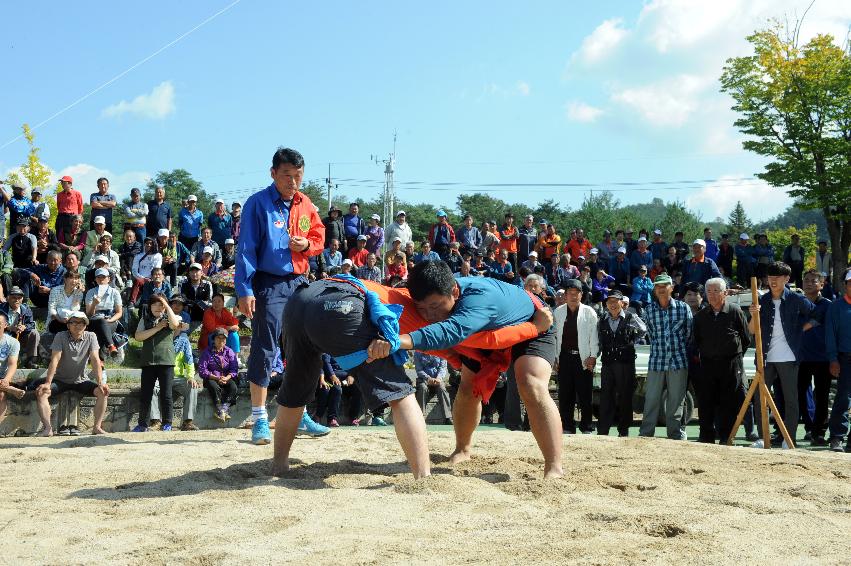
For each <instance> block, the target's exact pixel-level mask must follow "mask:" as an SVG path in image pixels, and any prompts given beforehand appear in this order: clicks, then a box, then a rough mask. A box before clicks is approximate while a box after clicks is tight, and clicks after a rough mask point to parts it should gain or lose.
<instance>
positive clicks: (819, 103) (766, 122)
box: [721, 26, 851, 288]
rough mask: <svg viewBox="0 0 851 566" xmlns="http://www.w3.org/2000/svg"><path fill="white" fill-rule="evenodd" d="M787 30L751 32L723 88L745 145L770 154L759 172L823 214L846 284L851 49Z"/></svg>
mask: <svg viewBox="0 0 851 566" xmlns="http://www.w3.org/2000/svg"><path fill="white" fill-rule="evenodd" d="M785 35H788V36H789V37H784V32H783V30H782V28H781V27H780V26H775V27H774V28H772V29H768V30H763V31H758V32H756V33H754V34H753V35H751V36H749V37H748V41H749V42H750V43H751V45H752V46H753V49H754V53H753V55H750V56H746V57H736V58H732V59H728V60H727V63H726V65H725V66H724V70H723V73H722V75H721V85H722V88H721V90H722V92H726V93H728V94H730V96H732V97H733V100H734V102H735V104H734V106H733V109H734V110H735V111H736V112H737V113H739V118H738V119H737V120H736V122H735V125H736V126H737V127H738V128H739V130H740V131H741V132H742V133H744V134H747V135H748V136H749V139H748V140H747V141H745V142H744V144H743V145H744V148H745V149H747V150H750V151H753V152H755V153H757V154H759V155H763V156H766V157H768V158H770V159H771V161H770V162H769V163H768V164H767V165H766V166H765V171H764V172H763V173H760V174H759V175H758V176H759V177H760V178H761V179H764V180H765V181H766V182H768V183H769V184H771V185H772V186H775V187H792V188H791V190H789V194H790V195H791V196H793V197H795V198H796V199H797V201H798V204H799V205H800V206H801V207H803V208H809V209H819V210H821V211H822V213H823V214H824V218H825V221H826V223H827V231H828V234H829V236H830V242H831V248H832V250H833V269H834V281H833V283H834V285H836V286H837V288H841V285H840V283H841V277H842V274H843V272H844V271H845V268H846V266H847V263H848V249H849V247H851V209H849V203H851V53H849V51H848V50H847V49H843V48H841V47H839V46H837V45H836V44H835V42H834V39H833V37H831V36H830V35H819V36H816V37H815V38H814V39H812V40H810V41H809V42H808V43H807V44H806V45H804V46H803V47H799V46H798V44H797V39H796V37H797V34H796V33H791V34H785Z"/></svg>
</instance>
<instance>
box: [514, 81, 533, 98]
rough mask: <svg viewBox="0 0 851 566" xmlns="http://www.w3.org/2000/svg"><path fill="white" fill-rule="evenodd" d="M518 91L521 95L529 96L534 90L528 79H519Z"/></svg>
mask: <svg viewBox="0 0 851 566" xmlns="http://www.w3.org/2000/svg"><path fill="white" fill-rule="evenodd" d="M517 92H518V93H519V94H520V95H521V96H529V94H531V92H532V87H531V86H529V83H527V82H526V81H517Z"/></svg>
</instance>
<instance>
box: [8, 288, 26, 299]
mask: <svg viewBox="0 0 851 566" xmlns="http://www.w3.org/2000/svg"><path fill="white" fill-rule="evenodd" d="M12 295H20V296H22V297H23V296H24V292H23V291H22V290H21V288H20V287H17V286H16V287H12V289H11V290H10V291H9V296H10V297H11V296H12Z"/></svg>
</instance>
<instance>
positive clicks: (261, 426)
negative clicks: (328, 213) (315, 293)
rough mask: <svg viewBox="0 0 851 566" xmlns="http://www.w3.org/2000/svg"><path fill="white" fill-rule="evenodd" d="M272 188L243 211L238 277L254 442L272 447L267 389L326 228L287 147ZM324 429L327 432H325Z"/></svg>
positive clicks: (296, 157)
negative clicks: (289, 308) (292, 306)
mask: <svg viewBox="0 0 851 566" xmlns="http://www.w3.org/2000/svg"><path fill="white" fill-rule="evenodd" d="M270 173H271V176H272V184H271V185H269V186H268V187H266V188H265V189H263V190H262V191H260V192H258V193H255V194H253V195H251V196H250V197H249V198H248V200H247V201H245V206H244V207H243V209H242V226H241V232H240V237H239V249H238V253H237V261H236V273H235V275H234V287H235V288H236V295H237V297H238V298H239V310H240V311H241V312H242V313H243V314H244V315H245V316H247V317H248V318H250V319H251V334H252V339H251V352H250V353H249V355H248V379H249V381H250V382H251V384H250V387H251V416H252V418H253V419H254V426H253V428H252V431H251V441H252V442H253V443H254V444H269V443H270V442H271V440H272V438H271V435H270V434H269V417H268V415H267V414H266V389H267V388H268V387H269V375H270V373H271V372H272V369H273V367H274V364H275V359H276V358H278V357H279V356H280V355H281V338H282V332H281V329H282V327H283V319H284V307H285V306H286V304H287V300H288V299H289V297H290V296H292V294H293V293H294V292H295V290H296V289H297V288H298V287H300V286H302V285H307V278H306V277H305V274H307V272H308V269H309V264H308V258H309V257H310V256H315V255H318V254H320V253H322V245H323V243H324V242H325V227H324V226H323V224H322V220H321V219H320V218H319V215H318V214H317V213H316V207H315V206H314V205H313V203H312V202H311V201H310V199H309V198H308V197H307V195H305V194H304V193H301V192H299V187H300V186H301V182H302V178H303V177H304V158H303V157H302V156H301V154H300V153H299V152H297V151H296V150H294V149H289V148H278V150H277V151H276V152H275V154H274V155H273V156H272V168H271V169H270ZM307 419H308V417H307V416H306V415H305V417H304V419H303V421H302V425H301V426H300V427H299V428H300V429H301V430H302V431H303V432H307V433H309V434H322V433H324V432H325V431H324V430H323V431H318V430H313V428H314V427H318V425H315V424H314V423H313V422H312V421H307ZM322 428H323V429H324V427H322Z"/></svg>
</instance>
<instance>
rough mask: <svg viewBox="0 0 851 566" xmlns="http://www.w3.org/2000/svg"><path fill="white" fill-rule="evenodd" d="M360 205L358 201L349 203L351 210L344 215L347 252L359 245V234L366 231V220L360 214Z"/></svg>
mask: <svg viewBox="0 0 851 566" xmlns="http://www.w3.org/2000/svg"><path fill="white" fill-rule="evenodd" d="M359 213H360V206H359V205H358V203H356V202H352V203H349V212H347V213H346V214H344V215H343V232H344V233H345V235H346V252H347V253H348V252H350V251H352V250H353V249H355V248H356V247H357V239H358V236H361V235H363V234H365V233H366V222H364V220H363V218H361V217H360V216H359Z"/></svg>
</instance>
